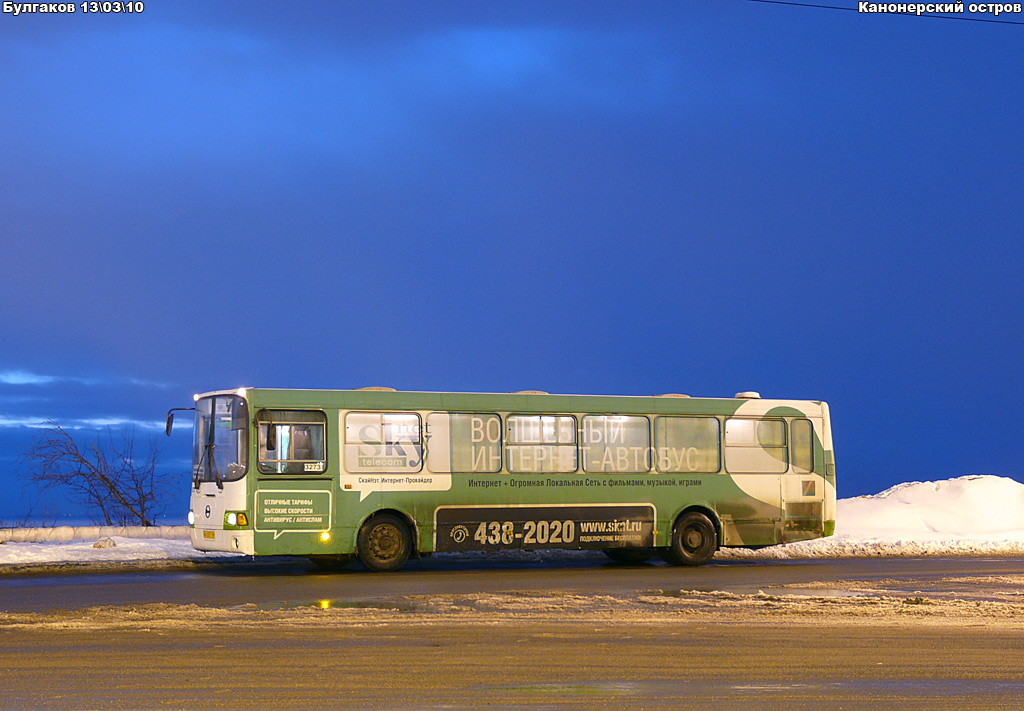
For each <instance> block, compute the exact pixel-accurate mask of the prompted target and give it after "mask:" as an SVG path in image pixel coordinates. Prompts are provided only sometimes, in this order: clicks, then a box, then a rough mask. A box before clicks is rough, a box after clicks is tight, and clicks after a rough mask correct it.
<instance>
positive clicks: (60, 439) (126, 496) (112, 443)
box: [22, 420, 169, 526]
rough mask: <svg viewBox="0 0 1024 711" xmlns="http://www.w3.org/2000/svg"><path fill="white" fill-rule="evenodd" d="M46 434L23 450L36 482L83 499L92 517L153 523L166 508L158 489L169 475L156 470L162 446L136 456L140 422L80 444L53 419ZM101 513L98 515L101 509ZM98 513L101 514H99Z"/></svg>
mask: <svg viewBox="0 0 1024 711" xmlns="http://www.w3.org/2000/svg"><path fill="white" fill-rule="evenodd" d="M46 425H47V427H46V429H45V430H43V434H41V435H40V436H39V438H38V439H37V440H36V442H35V443H34V444H33V445H32V447H31V448H30V449H29V450H28V451H27V452H26V453H25V454H24V455H23V456H22V459H23V461H24V462H25V464H26V465H27V467H28V478H29V480H30V481H31V482H32V483H33V484H34V485H35V486H39V487H42V486H60V487H63V488H65V489H68V490H70V498H71V499H72V500H73V501H75V502H76V503H78V504H81V505H84V506H85V507H86V509H87V510H88V511H89V512H90V514H91V515H92V516H93V520H94V521H96V522H97V523H102V524H105V525H108V526H115V525H116V526H125V525H129V524H134V525H142V526H152V525H153V522H154V521H155V520H156V517H157V516H158V515H160V514H161V513H163V508H162V506H158V504H157V493H158V491H159V489H160V488H161V487H162V486H163V485H164V484H166V483H167V480H168V479H169V476H168V475H166V474H160V473H158V472H157V458H158V448H157V446H156V443H155V441H151V442H150V446H149V451H148V453H147V454H146V455H145V456H144V457H142V458H137V457H136V456H135V428H134V427H133V428H132V429H130V430H126V431H124V432H122V433H121V435H120V437H118V438H116V439H115V437H114V433H113V431H112V430H111V429H110V428H109V427H108V428H107V434H106V437H102V436H101V437H98V438H96V439H94V440H90V441H88V442H86V443H85V444H84V447H83V448H79V446H78V444H77V443H76V442H75V439H74V438H73V437H72V436H71V435H70V434H69V433H68V432H67V431H66V430H65V429H63V428H62V427H61V426H60V425H58V424H57V423H56V422H54V421H52V420H50V421H48V422H47V423H46ZM97 514H98V515H97ZM97 519H98V520H97Z"/></svg>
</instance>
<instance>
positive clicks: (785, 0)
mask: <svg viewBox="0 0 1024 711" xmlns="http://www.w3.org/2000/svg"><path fill="white" fill-rule="evenodd" d="M747 2H759V3H764V4H766V5H792V6H794V7H815V8H820V9H822V10H846V11H848V12H858V10H857V8H855V7H839V6H838V5H821V4H818V3H811V2H793V1H792V0H747ZM885 4H888V3H885ZM872 14H874V13H872ZM888 14H890V15H912V16H914V17H934V18H936V19H939V20H960V21H961V22H987V23H989V24H992V25H1024V22H1015V21H1014V20H991V19H989V18H987V17H961V16H960V15H938V14H936V13H934V12H923V13H921V14H918V13H916V12H893V13H888Z"/></svg>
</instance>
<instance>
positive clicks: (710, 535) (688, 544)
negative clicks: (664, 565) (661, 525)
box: [665, 511, 718, 565]
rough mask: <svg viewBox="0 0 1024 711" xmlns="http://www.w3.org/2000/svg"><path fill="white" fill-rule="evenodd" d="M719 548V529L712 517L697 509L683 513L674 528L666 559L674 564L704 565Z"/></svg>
mask: <svg viewBox="0 0 1024 711" xmlns="http://www.w3.org/2000/svg"><path fill="white" fill-rule="evenodd" d="M716 550H718V531H716V530H715V525H714V524H713V523H711V519H709V518H708V517H707V516H705V515H704V514H702V513H699V512H697V511H691V512H690V513H687V514H683V515H682V516H680V517H679V519H678V520H677V521H676V525H675V527H674V528H673V529H672V542H671V545H669V547H668V550H666V551H665V560H667V561H668V562H669V563H672V564H673V565H704V564H705V563H707V562H708V561H709V560H711V557H712V556H713V555H714V554H715V551H716Z"/></svg>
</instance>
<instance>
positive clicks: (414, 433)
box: [167, 388, 836, 571]
mask: <svg viewBox="0 0 1024 711" xmlns="http://www.w3.org/2000/svg"><path fill="white" fill-rule="evenodd" d="M180 409H190V410H194V411H195V416H194V417H195V420H194V432H193V442H194V447H193V466H192V492H191V498H190V510H189V514H188V520H189V526H190V529H189V530H190V536H191V540H192V544H193V546H194V547H195V548H196V549H198V550H201V551H229V552H236V553H243V554H247V555H252V556H257V555H259V556H262V555H277V556H280V555H287V556H305V557H308V558H310V559H311V560H313V561H316V562H319V563H342V562H347V561H349V560H352V559H358V560H359V561H360V562H361V563H362V564H363V565H364V566H365V567H366V568H368V569H369V570H372V571H391V570H396V569H398V568H400V567H401V566H402V565H403V564H404V563H405V562H406V561H407V559H408V558H409V557H420V556H429V555H430V554H432V553H435V552H463V551H483V552H495V551H507V550H537V549H548V548H562V549H576V550H601V551H604V552H605V553H606V554H607V555H608V557H609V558H611V559H612V560H614V561H619V562H640V561H643V560H646V559H648V558H653V557H655V556H660V557H662V558H664V559H665V560H667V561H668V562H669V563H672V564H676V565H701V564H703V563H706V562H707V561H708V560H710V559H711V557H712V556H713V555H714V554H715V552H716V551H717V550H718V549H719V548H721V547H723V546H741V547H761V546H769V545H774V544H779V543H788V542H791V541H801V540H808V539H814V538H819V537H822V536H829V535H831V534H832V533H833V532H834V530H835V510H836V481H835V459H834V455H833V450H832V434H831V427H830V422H829V409H828V405H827V404H826V403H824V402H820V401H814V400H772V399H765V398H761V397H760V395H759V394H758V393H756V392H742V393H737V394H736V396H735V397H733V398H697V397H689V396H686V395H679V394H671V395H657V396H650V397H634V396H596V395H551V394H547V393H543V392H538V391H524V392H518V393H508V394H488V393H449V392H400V391H395V390H393V389H391V388H363V389H358V390H284V389H260V388H242V389H238V390H224V391H215V392H208V393H203V394H200V395H196V396H195V407H194V408H174V409H173V410H172V411H170V412H169V413H168V416H167V433H168V434H170V432H171V427H172V422H173V417H174V411H175V410H180Z"/></svg>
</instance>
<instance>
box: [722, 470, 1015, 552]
mask: <svg viewBox="0 0 1024 711" xmlns="http://www.w3.org/2000/svg"><path fill="white" fill-rule="evenodd" d="M836 509H837V510H836V534H835V535H834V536H831V537H829V538H823V539H820V540H817V541H805V542H803V543H792V544H789V545H785V546H774V547H772V548H765V549H762V550H759V551H745V550H736V549H726V550H722V551H720V552H719V553H718V557H720V558H774V559H780V558H839V557H871V556H901V555H902V556H923V555H931V556H938V555H1024V484H1021V483H1019V482H1017V481H1014V480H1013V479H1008V478H1006V477H998V476H988V475H985V476H962V477H959V478H957V479H947V480H944V481H931V482H911V483H908V484H899V485H897V486H894V487H892V488H891V489H886V490H885V491H883V492H882V493H880V494H874V495H873V496H858V497H856V498H853V499H840V500H839V501H838V502H837V505H836Z"/></svg>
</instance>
